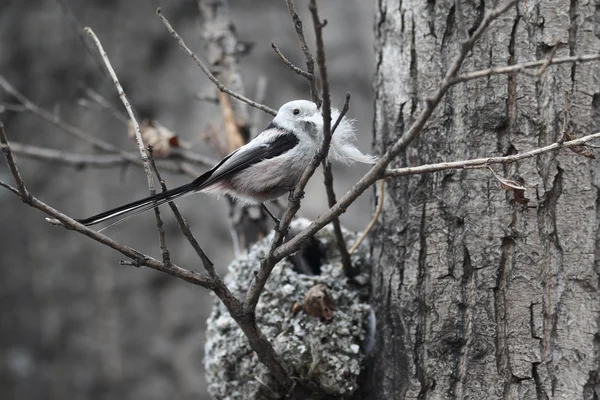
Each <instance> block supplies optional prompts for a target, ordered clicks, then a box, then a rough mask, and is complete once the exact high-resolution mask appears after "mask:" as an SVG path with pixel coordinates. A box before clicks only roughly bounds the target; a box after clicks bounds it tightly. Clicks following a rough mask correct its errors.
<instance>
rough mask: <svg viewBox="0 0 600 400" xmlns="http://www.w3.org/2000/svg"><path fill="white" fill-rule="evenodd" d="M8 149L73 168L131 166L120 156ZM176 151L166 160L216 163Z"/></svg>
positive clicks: (18, 145)
mask: <svg viewBox="0 0 600 400" xmlns="http://www.w3.org/2000/svg"><path fill="white" fill-rule="evenodd" d="M10 147H11V149H12V152H13V154H17V155H19V156H21V157H27V158H31V159H34V160H39V161H47V162H53V163H57V164H63V165H68V166H73V167H75V168H84V167H95V168H110V167H115V166H120V165H125V164H131V160H130V159H129V158H124V157H123V156H122V155H120V154H83V153H72V152H68V151H62V150H55V149H49V148H47V147H39V146H32V145H29V144H23V143H18V142H12V143H11V145H10ZM178 150H179V149H173V150H172V152H171V154H169V156H168V157H167V158H166V159H167V160H184V161H188V162H194V163H197V164H200V165H205V166H213V165H215V164H216V161H213V160H212V159H209V158H207V157H205V156H202V155H199V154H194V153H191V152H188V151H181V152H179V151H178ZM128 154H129V155H131V156H135V154H132V153H128ZM163 168H165V169H166V170H167V171H169V172H178V173H188V171H187V170H184V169H183V168H180V167H173V166H170V165H163ZM189 172H191V171H189ZM197 175H198V174H193V176H197Z"/></svg>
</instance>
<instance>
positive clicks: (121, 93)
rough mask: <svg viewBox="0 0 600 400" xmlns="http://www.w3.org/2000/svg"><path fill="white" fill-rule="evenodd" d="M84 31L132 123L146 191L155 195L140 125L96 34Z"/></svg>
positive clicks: (85, 29)
mask: <svg viewBox="0 0 600 400" xmlns="http://www.w3.org/2000/svg"><path fill="white" fill-rule="evenodd" d="M84 31H85V33H87V34H88V36H90V37H91V38H92V40H93V41H94V43H95V44H96V47H97V48H98V51H99V52H100V56H101V57H102V60H103V61H104V65H106V69H107V70H108V73H109V74H110V76H111V78H112V80H113V83H114V84H115V87H116V88H117V93H119V97H120V98H121V101H122V102H123V105H124V106H125V109H126V110H127V114H129V119H130V120H131V122H132V123H133V126H134V128H135V141H136V143H137V145H138V148H139V150H140V155H141V157H142V162H143V163H144V172H146V179H147V181H148V189H150V193H151V194H154V193H156V191H155V189H154V180H153V179H152V172H151V171H150V164H149V163H148V155H147V154H146V150H145V148H144V141H143V140H142V134H141V133H140V125H139V124H138V122H137V119H136V118H135V115H134V114H133V110H132V109H131V105H130V104H129V100H127V96H126V95H125V91H124V90H123V87H122V86H121V84H120V83H119V78H117V74H116V73H115V70H114V69H113V67H112V65H111V64H110V60H109V59H108V56H107V55H106V52H105V51H104V48H103V47H102V43H100V40H99V39H98V37H96V34H95V33H94V31H93V30H92V28H90V27H86V28H84Z"/></svg>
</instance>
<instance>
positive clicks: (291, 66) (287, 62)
mask: <svg viewBox="0 0 600 400" xmlns="http://www.w3.org/2000/svg"><path fill="white" fill-rule="evenodd" d="M271 47H272V48H273V50H275V53H277V55H278V56H279V58H281V61H283V63H284V64H285V65H287V66H288V68H289V69H291V70H292V71H294V72H295V73H296V74H298V75H300V76H303V77H305V78H306V79H308V80H309V81H312V80H313V79H314V75H312V74H309V73H308V72H306V71H304V70H303V69H302V68H298V67H296V66H295V65H294V64H292V62H291V61H290V60H288V59H287V58H286V57H285V56H284V55H283V53H282V52H281V50H279V47H277V45H276V44H275V42H271Z"/></svg>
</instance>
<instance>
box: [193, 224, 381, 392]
mask: <svg viewBox="0 0 600 400" xmlns="http://www.w3.org/2000/svg"><path fill="white" fill-rule="evenodd" d="M308 224H309V221H307V220H305V219H298V220H296V221H294V222H293V223H292V226H291V231H292V232H294V231H299V230H301V229H302V228H304V227H305V226H307V225H308ZM315 237H316V239H317V241H318V244H319V247H320V248H321V250H322V251H323V257H322V260H321V267H320V269H321V273H320V275H306V274H302V273H298V272H296V270H295V268H294V265H293V264H292V263H291V262H290V261H288V260H282V261H281V262H280V263H279V264H277V265H276V266H275V268H274V269H273V273H272V274H271V276H270V277H269V280H268V282H267V284H266V286H265V290H264V291H263V293H262V295H261V298H260V301H259V303H258V306H257V308H256V319H257V323H258V326H259V327H260V328H261V329H262V331H263V333H264V334H265V335H266V337H267V338H268V339H269V341H270V342H271V343H272V344H273V346H274V348H275V350H276V351H277V353H278V354H279V355H280V356H281V357H282V359H283V361H284V362H285V364H286V366H288V368H289V369H291V371H292V375H293V376H294V378H295V379H299V380H301V381H303V382H305V383H307V382H309V383H310V384H311V386H314V385H318V386H319V387H320V388H321V389H323V390H324V391H326V392H327V393H329V394H331V395H332V397H334V396H347V395H349V394H351V393H352V392H354V391H355V390H356V389H357V378H358V375H359V373H360V369H361V362H362V360H363V358H364V354H365V347H369V344H366V343H367V342H366V341H365V331H366V328H367V321H368V319H369V318H370V313H371V308H370V306H369V305H368V304H367V303H366V302H363V301H364V300H361V297H364V296H361V295H360V294H359V291H360V290H361V285H360V284H357V282H356V280H355V281H354V282H352V283H350V282H349V280H348V279H347V278H346V277H345V275H344V272H343V270H342V268H341V263H340V259H339V253H338V251H337V247H336V244H335V238H334V237H333V233H332V229H331V228H330V227H329V228H325V229H323V230H322V231H321V232H319V233H317V234H316V236H315ZM344 238H345V240H346V241H347V243H348V244H353V243H354V242H355V241H356V240H357V238H358V235H357V234H354V233H351V232H349V231H344ZM271 239H272V235H269V236H268V237H267V238H265V239H264V240H263V241H262V242H259V243H257V244H256V245H254V246H253V247H252V248H251V249H250V250H249V252H248V254H246V255H245V256H243V257H241V258H239V259H237V260H235V261H233V262H232V263H231V265H229V272H228V274H227V276H226V278H225V282H226V284H227V286H229V288H230V289H231V291H232V292H233V294H234V295H236V296H237V297H238V298H243V295H244V294H245V292H246V290H247V289H248V286H249V284H250V282H251V281H252V277H253V271H255V270H257V269H258V268H259V265H260V258H261V257H263V256H264V255H265V254H266V252H267V251H268V249H269V246H270V243H271ZM352 263H353V265H354V266H358V267H360V269H361V271H362V272H361V276H359V277H358V278H359V279H358V281H359V282H367V280H368V273H369V270H370V267H369V260H368V250H367V248H366V246H364V245H362V246H361V247H359V248H358V249H357V250H356V252H354V254H353V255H352ZM361 278H362V280H361ZM319 283H322V284H325V285H327V286H328V288H329V292H330V294H331V298H332V299H333V304H334V311H333V319H332V320H331V321H329V322H326V321H325V320H324V319H323V318H318V317H313V316H310V315H308V314H307V313H306V312H305V311H304V310H302V309H300V311H299V312H298V309H299V306H298V305H299V304H302V303H303V301H304V296H305V295H306V293H307V292H308V290H309V289H310V288H311V287H313V286H314V285H315V284H319ZM362 289H364V284H363V287H362ZM363 292H364V291H363ZM297 303H298V304H297ZM295 304H296V306H294V305H295ZM293 310H294V311H296V312H297V313H296V314H294V311H293ZM206 337H207V341H206V346H205V354H206V355H205V361H204V363H205V367H206V378H207V381H208V390H209V392H210V394H211V395H212V396H213V398H215V399H219V400H221V399H223V400H225V399H227V400H238V399H239V400H251V399H263V398H269V397H271V398H278V397H283V396H282V395H283V393H276V391H277V389H276V385H275V384H274V382H273V380H272V378H271V376H270V374H269V373H268V371H267V369H266V367H265V366H264V365H262V364H261V363H260V362H259V361H258V357H257V356H256V354H255V353H254V352H253V351H252V349H251V348H250V345H249V344H248V341H247V339H246V337H245V336H244V334H243V333H242V331H241V329H240V328H239V327H238V326H237V325H236V323H235V321H234V320H233V319H232V318H231V317H230V316H229V313H228V311H227V309H226V308H225V306H223V304H222V303H221V302H220V301H218V300H217V301H216V302H215V307H214V308H213V312H212V314H211V316H210V318H209V319H208V329H207V334H206Z"/></svg>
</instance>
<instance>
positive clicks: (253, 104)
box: [156, 8, 277, 115]
mask: <svg viewBox="0 0 600 400" xmlns="http://www.w3.org/2000/svg"><path fill="white" fill-rule="evenodd" d="M156 14H157V15H158V17H159V18H160V19H161V21H162V22H163V24H164V25H165V26H166V27H167V30H168V31H169V33H170V34H171V36H173V38H175V40H177V43H179V47H181V48H182V49H183V51H185V52H186V53H187V55H188V56H190V57H191V58H192V60H194V62H195V63H196V64H197V65H198V66H199V67H200V69H201V70H202V72H204V74H205V75H206V76H207V77H208V79H210V81H211V82H212V83H214V84H215V86H216V87H217V88H218V89H219V90H220V91H221V92H223V93H227V94H228V95H230V96H231V97H234V98H236V99H238V100H240V101H243V102H244V103H246V104H248V105H249V106H251V107H254V108H258V109H259V110H261V111H264V112H266V113H267V114H271V115H277V111H275V110H273V109H272V108H269V107H267V106H265V105H263V104H258V103H256V102H254V101H252V100H250V99H249V98H247V97H245V96H242V95H240V94H238V93H236V92H234V91H232V90H230V89H229V88H227V87H225V85H223V84H222V83H221V82H220V81H219V80H218V79H217V78H215V76H214V75H213V74H212V73H211V72H210V71H209V69H208V68H207V67H206V66H205V65H204V64H203V63H202V61H200V59H199V58H198V57H197V56H196V54H194V53H193V52H192V51H191V50H190V49H189V48H188V47H187V46H186V44H185V43H184V41H183V39H182V38H181V36H179V34H178V33H177V32H176V31H175V30H174V29H173V27H172V26H171V24H170V23H169V21H168V20H167V19H166V18H165V16H164V15H163V14H162V11H161V10H160V8H158V9H157V10H156Z"/></svg>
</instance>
